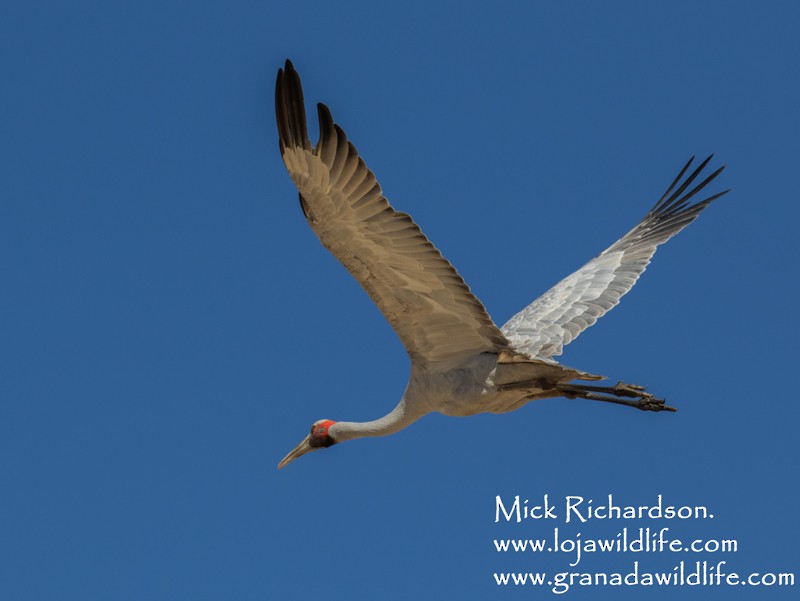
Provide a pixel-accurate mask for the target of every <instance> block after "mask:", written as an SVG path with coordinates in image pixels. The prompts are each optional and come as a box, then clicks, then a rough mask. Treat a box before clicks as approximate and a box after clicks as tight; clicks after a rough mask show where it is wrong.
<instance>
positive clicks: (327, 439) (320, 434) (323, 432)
mask: <svg viewBox="0 0 800 601" xmlns="http://www.w3.org/2000/svg"><path fill="white" fill-rule="evenodd" d="M335 423H336V422H335V421H333V420H332V419H323V420H320V421H319V422H317V423H315V424H314V426H313V427H312V428H311V434H310V435H309V440H308V444H309V445H310V446H312V447H314V448H319V447H329V446H331V445H332V444H335V443H336V441H335V440H334V439H333V438H331V436H330V434H329V433H328V430H329V429H330V427H331V426H332V425H333V424H335Z"/></svg>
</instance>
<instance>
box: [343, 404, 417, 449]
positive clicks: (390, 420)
mask: <svg viewBox="0 0 800 601" xmlns="http://www.w3.org/2000/svg"><path fill="white" fill-rule="evenodd" d="M414 405H416V404H413V403H408V402H406V397H405V396H403V398H402V399H401V400H400V402H399V403H398V404H397V407H395V408H394V409H392V411H391V412H389V413H388V414H386V415H385V416H383V417H382V418H380V419H376V420H373V421H371V422H336V423H335V424H334V425H333V426H331V429H330V434H331V436H332V437H333V439H334V440H336V442H342V441H345V440H353V439H354V438H363V437H364V436H386V435H387V434H394V433H395V432H397V431H399V430H402V429H403V428H405V427H406V426H408V425H409V424H412V423H414V422H415V421H417V420H418V419H419V418H420V417H422V416H423V415H425V414H426V413H429V412H430V411H429V410H425V409H423V408H420V407H419V405H416V407H415V406H414Z"/></svg>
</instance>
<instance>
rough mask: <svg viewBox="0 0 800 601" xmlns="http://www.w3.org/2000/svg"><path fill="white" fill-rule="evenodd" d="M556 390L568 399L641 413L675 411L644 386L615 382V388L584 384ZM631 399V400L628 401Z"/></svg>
mask: <svg viewBox="0 0 800 601" xmlns="http://www.w3.org/2000/svg"><path fill="white" fill-rule="evenodd" d="M557 388H558V390H559V391H561V394H563V395H564V396H565V397H567V398H568V399H576V398H581V399H588V400H590V401H603V402H606V403H614V404H616V405H625V406H627V407H635V408H636V409H641V410H642V411H677V409H676V408H675V407H670V406H669V405H667V404H666V402H665V401H664V399H657V398H655V397H654V396H653V395H652V394H650V393H648V392H645V388H644V386H637V385H635V384H625V383H624V382H617V384H616V385H615V386H590V385H585V384H567V383H564V384H558V386H557ZM630 399H632V400H630Z"/></svg>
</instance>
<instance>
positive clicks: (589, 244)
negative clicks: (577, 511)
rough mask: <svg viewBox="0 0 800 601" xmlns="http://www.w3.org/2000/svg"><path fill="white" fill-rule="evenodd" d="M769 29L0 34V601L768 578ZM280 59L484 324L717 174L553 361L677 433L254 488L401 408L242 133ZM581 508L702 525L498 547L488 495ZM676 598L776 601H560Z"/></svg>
mask: <svg viewBox="0 0 800 601" xmlns="http://www.w3.org/2000/svg"><path fill="white" fill-rule="evenodd" d="M568 4H569V6H568ZM799 19H800V9H798V8H797V5H796V4H795V3H790V2H783V3H781V2H773V3H767V4H764V5H762V6H760V7H756V6H755V5H753V4H751V3H743V2H739V3H735V2H734V3H732V2H703V3H697V2H684V3H663V2H659V3H654V2H650V3H639V2H607V3H606V2H604V3H599V2H598V3H557V2H518V3H491V4H490V3H486V4H485V5H483V6H480V5H470V4H465V3H463V2H450V3H432V5H429V3H428V2H411V3H395V4H394V5H392V6H391V7H387V6H385V5H384V4H381V3H375V2H302V1H294V2H281V3H279V2H236V1H233V2H225V3H222V2H219V3H203V2H150V1H140V2H74V3H63V2H51V3H47V2H45V3H37V4H33V3H28V2H21V1H11V2H5V3H3V6H2V8H0V82H2V86H1V87H0V107H2V108H1V110H0V153H2V155H1V156H0V274H1V275H2V282H3V286H2V292H1V293H0V598H2V599H3V600H4V601H17V600H20V601H27V600H40V599H41V600H50V599H59V600H80V601H90V600H115V601H116V600H145V599H146V600H161V599H164V600H176V599H191V600H192V601H197V600H201V599H210V600H211V599H213V600H218V599H236V600H249V599H252V600H256V599H258V600H263V599H275V600H278V599H289V600H291V599H300V598H308V597H318V598H324V599H328V600H339V599H346V600H348V601H350V600H361V599H379V598H380V599H412V598H421V599H443V598H458V599H466V600H472V599H476V600H481V599H495V598H496V599H522V598H525V599H529V598H532V597H533V598H551V597H552V595H551V593H549V592H547V590H545V589H542V590H532V589H530V588H524V587H519V588H514V587H507V588H500V587H498V586H497V585H496V584H495V582H494V578H493V576H492V574H493V573H494V572H505V571H512V570H513V571H520V570H521V571H548V572H556V571H562V570H565V569H567V566H566V565H565V560H564V558H563V557H561V556H556V555H554V554H540V555H534V554H529V555H517V556H514V555H513V554H505V555H503V554H498V553H497V551H496V550H495V547H494V545H493V543H492V540H493V539H494V538H498V537H512V536H513V537H523V538H527V537H538V536H547V535H548V533H552V528H553V526H554V525H561V526H562V529H563V531H564V533H565V534H568V533H571V534H572V535H576V534H577V533H578V532H580V533H581V535H582V537H583V538H584V539H587V538H591V537H599V536H603V535H606V536H614V535H615V533H617V532H619V531H620V530H621V528H622V527H624V526H629V527H631V528H638V527H639V526H651V527H653V528H661V527H665V526H666V527H669V528H670V529H671V530H670V532H671V534H672V535H675V536H681V537H685V538H719V539H736V540H737V541H738V544H739V551H738V552H737V553H735V554H728V555H722V554H716V555H704V556H702V557H699V558H695V557H691V558H690V559H691V560H692V561H694V560H696V559H706V560H708V561H713V562H715V563H716V561H719V560H725V561H727V562H728V564H727V568H729V571H737V572H739V573H741V574H745V573H749V572H794V573H797V572H800V568H798V545H797V540H798V536H800V530H799V529H798V517H797V516H798V512H797V508H796V499H797V462H798V443H797V433H796V428H797V423H798V419H800V401H798V394H797V392H796V391H795V390H794V389H793V388H792V385H793V384H792V383H793V382H794V381H796V377H795V375H796V371H795V370H796V366H797V358H798V352H797V335H798V330H797V320H796V314H797V299H798V298H799V297H800V288H799V287H798V277H797V276H798V273H797V255H798V253H797V232H796V229H797V224H798V218H800V214H799V212H798V199H797V195H798V182H797V173H798V167H797V160H798V156H800V128H798V116H797V109H798V107H799V106H800V84H799V83H798V78H797V64H798V57H800V42H798V36H797V23H798V20H799ZM287 57H288V58H291V59H292V60H293V61H294V64H295V66H296V67H297V69H298V71H299V72H300V74H301V76H302V78H303V83H304V86H305V92H306V102H307V105H308V107H309V109H310V110H311V111H312V113H311V114H312V115H313V114H314V112H313V103H315V102H317V101H322V102H325V103H326V104H328V105H329V106H330V108H331V111H332V113H333V115H334V118H335V119H336V120H337V121H338V122H339V123H340V124H341V125H342V126H343V127H344V129H345V131H347V132H348V134H349V136H350V138H351V139H352V140H353V141H354V142H355V144H356V145H357V147H358V149H359V151H360V153H361V154H362V156H364V157H365V158H366V160H367V162H368V164H369V165H370V166H371V168H372V169H373V170H374V171H375V173H376V175H377V177H378V179H379V181H380V182H381V184H382V186H383V189H384V191H385V193H386V195H387V196H388V198H389V199H390V200H391V201H392V203H393V204H394V206H395V207H397V208H398V209H399V210H403V211H407V212H409V213H411V214H412V215H413V216H414V217H415V219H416V220H417V222H418V223H419V224H420V225H421V226H422V228H423V230H424V231H425V232H426V233H427V234H428V236H429V237H430V238H431V239H432V240H433V241H434V243H436V244H437V246H438V247H439V248H440V249H441V250H442V252H443V253H444V254H445V256H446V257H448V258H449V259H450V260H451V261H452V262H453V263H454V265H455V266H456V267H457V268H458V269H459V271H460V272H461V274H462V275H463V276H464V278H465V279H466V280H467V282H468V283H469V284H470V285H471V286H472V288H473V290H474V291H475V293H476V294H477V295H478V296H479V297H480V298H481V299H482V300H483V302H484V304H485V305H486V307H487V308H488V310H489V312H490V313H491V315H492V316H493V317H494V318H495V319H496V320H497V321H498V322H500V323H503V322H504V321H505V320H506V319H507V318H508V317H510V316H511V315H512V314H514V313H515V312H516V311H518V310H519V309H520V308H521V307H523V306H524V305H526V304H527V303H528V302H530V301H531V300H532V299H533V298H535V297H536V296H537V295H538V294H540V293H542V292H543V291H545V290H546V289H547V288H549V286H550V285H552V284H553V283H555V282H556V281H558V280H559V279H560V278H562V277H563V276H565V275H567V274H568V273H570V272H572V271H573V270H574V269H576V268H577V267H579V266H580V265H581V264H582V263H583V262H585V261H586V260H588V259H589V258H591V257H592V256H594V255H595V254H597V253H598V252H600V251H601V250H602V249H604V248H605V247H606V246H607V245H608V244H610V243H611V242H613V241H614V240H615V239H616V238H618V237H619V236H620V235H621V234H623V233H624V232H625V231H627V229H628V228H630V227H631V226H632V225H634V224H635V222H636V221H637V220H638V219H639V218H641V217H642V216H643V215H644V213H645V212H646V211H647V209H648V208H649V207H650V206H651V204H652V203H653V202H654V201H655V200H657V198H658V197H659V196H660V195H661V193H662V192H663V190H664V188H665V187H666V185H667V184H668V183H669V182H670V181H671V179H672V178H673V177H674V175H675V174H676V173H677V171H678V169H679V168H680V167H681V166H682V164H683V162H684V161H685V160H686V159H687V158H688V157H689V156H691V155H692V154H698V155H704V154H706V153H711V152H715V153H717V155H716V158H715V159H714V165H720V164H722V163H727V164H728V169H727V170H726V171H725V172H724V174H723V175H722V176H721V178H720V180H719V184H718V185H717V184H715V190H716V189H722V188H723V187H732V188H734V191H733V192H732V193H731V194H729V195H728V196H726V197H725V198H724V199H722V200H720V201H719V202H718V203H716V204H715V205H714V206H712V207H711V208H710V209H709V210H708V211H707V212H706V213H704V214H703V215H702V217H701V218H700V219H699V221H698V222H696V223H695V224H693V225H692V226H690V227H689V229H687V230H686V231H685V232H683V233H682V234H681V235H680V236H679V237H678V238H676V239H674V240H672V241H671V242H670V243H669V244H668V245H667V246H666V247H664V248H662V249H661V250H660V251H659V252H658V253H657V255H656V257H655V260H654V263H653V264H652V265H651V267H650V269H649V270H648V271H647V273H646V274H645V276H644V277H643V279H642V280H641V281H640V282H639V284H638V285H637V286H636V287H635V288H634V290H633V291H632V292H631V293H630V294H629V295H628V296H626V297H625V298H624V299H623V302H622V304H621V305H620V306H619V307H618V308H617V309H615V310H614V311H612V312H611V313H610V314H608V315H607V316H605V317H604V318H603V319H602V320H601V321H600V322H599V323H598V324H597V325H596V326H595V327H593V328H592V329H590V330H588V331H587V332H586V333H584V334H583V335H582V336H581V338H580V339H578V340H577V341H576V342H574V343H573V344H572V345H570V346H569V347H568V348H567V351H566V353H565V354H564V355H563V356H562V358H561V359H562V360H563V361H564V363H566V364H568V365H573V366H576V367H580V368H582V369H585V370H587V371H591V372H595V373H602V374H606V375H608V376H609V377H610V378H611V379H612V382H613V381H616V380H618V379H622V380H625V381H630V382H634V383H639V384H646V385H647V386H649V387H650V389H651V390H652V391H653V392H655V393H657V394H658V395H660V396H664V397H666V398H667V399H668V401H669V402H670V403H671V404H674V405H676V406H678V407H679V408H680V411H679V412H678V413H676V414H663V413H662V414H645V413H642V412H637V411H633V410H629V409H626V408H619V407H614V406H600V405H599V404H594V403H591V402H588V401H568V400H549V401H542V402H540V403H537V404H534V405H529V406H527V407H526V408H524V409H522V410H520V411H517V412H515V413H512V414H508V415H504V416H492V415H485V416H477V417H471V418H465V419H454V418H446V417H443V416H438V415H432V416H429V417H427V418H425V419H423V420H422V421H420V422H418V423H417V424H415V425H413V426H412V427H410V428H409V429H407V430H405V431H403V432H401V433H399V434H396V435H394V436H391V437H388V438H385V439H375V440H361V441H355V442H351V443H347V444H342V445H339V446H336V447H333V448H332V449H329V450H327V451H325V452H320V453H316V454H313V455H310V456H308V457H303V458H302V459H300V460H298V461H297V462H295V463H294V464H292V465H291V466H289V467H288V468H287V469H285V470H282V471H280V472H278V471H277V470H276V469H275V465H276V463H277V462H278V460H279V459H280V458H281V457H282V456H283V455H284V454H285V453H286V452H288V451H289V450H290V449H291V448H292V447H293V446H294V445H295V444H296V443H297V442H298V441H299V440H300V439H301V438H302V437H303V436H304V435H305V434H306V432H307V430H308V427H309V425H310V424H311V422H312V421H314V420H316V419H319V418H331V419H344V420H367V419H373V418H375V417H379V416H380V415H383V414H384V413H385V412H387V411H388V410H389V409H391V408H392V407H393V406H394V404H395V403H396V401H397V400H398V399H399V397H400V395H401V394H402V392H403V388H404V385H405V381H406V377H407V372H408V360H407V357H406V355H405V353H404V350H403V348H402V346H401V345H400V343H399V341H398V340H397V339H396V337H395V335H394V333H393V332H392V330H391V329H390V328H389V326H388V325H387V324H386V323H385V322H384V320H383V318H382V317H381V315H380V314H379V312H378V311H377V310H376V309H375V308H374V307H373V306H372V304H371V302H370V301H369V299H368V298H367V296H366V294H364V293H363V292H362V291H361V289H360V288H359V287H358V286H357V284H356V283H355V282H354V281H353V280H352V279H351V278H350V277H349V276H348V275H347V273H346V272H345V270H344V269H343V268H342V267H341V266H339V265H338V263H337V262H336V261H335V260H334V259H333V257H331V256H330V255H329V254H328V253H327V252H326V251H325V250H324V249H323V248H322V246H321V245H320V244H319V243H318V241H317V239H316V238H315V236H314V235H313V233H312V232H311V231H310V229H309V228H308V227H307V225H306V223H305V221H304V219H303V218H302V214H301V211H300V208H299V206H298V202H297V194H296V190H295V189H294V187H293V185H292V183H291V181H290V180H289V178H288V176H287V174H286V172H285V169H284V167H283V164H282V162H281V160H280V157H279V153H278V141H277V133H276V129H275V124H274V107H273V86H274V80H275V74H276V71H277V69H278V67H280V66H281V65H282V64H283V61H284V60H285V59H286V58H287ZM314 121H315V119H314ZM312 127H313V128H315V127H316V125H315V124H314V125H313V126H312ZM314 135H315V133H314ZM609 493H612V494H614V497H615V500H617V501H618V502H619V503H624V504H635V505H639V504H648V503H652V502H654V500H655V498H656V496H657V495H658V494H662V495H664V499H665V502H666V503H670V504H676V505H706V506H708V507H709V509H710V510H711V512H712V513H713V514H714V515H715V519H714V520H707V521H678V520H673V521H666V520H649V521H648V520H645V521H643V522H638V521H632V522H630V523H628V522H623V521H609V520H606V521H604V522H600V521H598V522H596V523H588V524H586V525H585V526H583V527H582V528H572V525H570V526H567V525H565V524H563V523H561V524H553V523H549V524H547V523H542V522H531V523H523V524H520V525H516V524H514V525H497V524H495V523H494V513H495V496H496V495H498V494H500V495H505V496H506V497H507V498H511V497H513V495H516V494H519V495H521V496H522V498H523V499H525V498H527V499H531V503H533V501H534V500H535V499H537V498H541V496H542V495H544V494H549V495H550V498H551V499H555V500H556V501H558V500H559V499H563V497H564V496H565V495H582V496H585V497H586V498H594V499H595V501H596V502H599V500H602V499H604V498H606V497H607V495H608V494H609ZM558 502H560V501H558ZM679 522H680V523H679ZM685 556H686V557H688V554H687V555H685ZM685 556H684V555H672V556H670V555H664V554H655V555H649V556H646V557H644V556H639V557H636V556H634V555H632V554H614V555H608V554H606V555H605V556H599V555H595V556H593V557H587V558H585V559H584V560H583V562H582V563H581V564H580V566H579V568H580V570H585V571H590V572H595V571H598V570H605V571H610V572H613V571H620V572H627V571H628V569H629V568H630V566H631V564H632V562H633V561H634V560H636V559H639V560H640V562H641V563H642V565H643V566H644V565H646V566H647V567H648V568H650V569H652V570H656V569H661V570H671V568H672V566H674V565H675V564H676V563H677V561H679V560H681V559H684V557H685ZM678 594H681V595H685V598H687V599H701V598H702V599H704V600H705V599H739V598H742V599H789V598H795V595H796V594H797V585H796V586H795V587H794V588H793V589H786V588H784V589H779V588H777V587H773V588H770V589H766V588H762V589H760V590H758V589H755V590H754V588H753V587H736V588H708V587H705V588H701V587H694V588H691V587H687V588H684V589H675V588H674V587H673V588H660V589H659V588H654V587H651V588H647V589H644V588H641V587H616V588H605V589H596V588H595V589H593V588H574V589H572V590H571V591H570V592H569V593H568V594H567V595H566V596H564V598H570V599H602V598H609V597H610V596H611V595H614V598H616V599H674V598H675V596H676V595H678ZM553 598H554V597H553Z"/></svg>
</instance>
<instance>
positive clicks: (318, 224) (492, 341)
mask: <svg viewBox="0 0 800 601" xmlns="http://www.w3.org/2000/svg"><path fill="white" fill-rule="evenodd" d="M275 111H276V117H277V121H278V134H279V138H280V150H281V154H282V156H283V161H284V164H285V165H286V168H287V170H288V171H289V175H290V176H291V178H292V181H293V182H294V183H295V185H296V186H297V188H298V190H299V191H300V198H301V205H302V208H303V213H304V214H305V216H306V218H307V220H308V223H309V225H310V226H311V228H312V229H313V230H314V232H315V233H316V234H317V236H318V237H319V239H320V241H321V242H322V244H323V245H324V246H325V247H326V248H327V249H328V250H329V251H331V253H333V255H334V256H335V257H336V258H337V259H339V261H341V263H342V264H343V265H344V266H345V267H346V268H347V270H348V271H350V273H351V274H352V275H353V276H354V277H355V278H356V280H358V282H359V284H361V286H362V287H363V288H364V290H366V291H367V294H369V296H370V298H372V300H373V301H374V302H375V304H376V305H377V306H378V308H379V309H380V310H381V312H382V313H383V315H384V316H385V317H386V319H387V320H388V321H389V323H390V324H391V326H392V327H393V328H394V330H395V332H396V333H397V335H398V336H399V337H400V340H401V341H402V342H403V344H404V345H405V347H406V350H407V351H408V353H409V355H410V356H411V358H412V359H414V360H418V361H419V360H421V361H426V362H430V363H434V362H439V361H449V360H452V359H458V358H460V357H462V356H466V355H468V354H474V353H480V352H486V351H499V350H501V349H505V348H508V341H507V340H506V339H505V337H504V336H503V334H502V333H501V332H500V330H499V329H498V328H497V326H496V325H495V324H494V322H492V320H491V318H490V317H489V315H488V314H487V312H486V309H485V308H484V307H483V305H482V304H481V303H480V301H479V300H478V299H477V298H475V296H474V295H473V294H472V293H471V292H470V290H469V287H468V286H467V285H466V284H465V283H464V280H463V279H462V278H461V276H460V275H458V273H457V272H456V270H455V269H454V268H453V266H452V265H451V264H450V263H449V262H448V261H447V260H446V259H445V258H444V257H442V255H441V253H440V252H439V251H438V250H437V249H436V247H434V246H433V244H431V242H430V241H429V240H428V239H427V238H426V237H425V235H424V234H423V233H422V231H421V230H420V229H419V227H418V226H417V224H416V223H414V221H413V220H412V219H411V217H410V216H409V215H408V214H406V213H400V212H397V211H395V210H394V209H393V208H392V207H391V206H390V205H389V202H388V201H387V200H386V198H385V197H384V196H383V193H382V192H381V188H380V186H379V185H378V183H377V181H376V180H375V176H374V175H373V174H372V172H371V171H370V170H369V169H368V168H367V166H366V164H365V163H364V161H363V159H362V158H361V157H360V156H359V155H358V152H357V151H356V149H355V147H354V146H353V145H352V143H350V142H349V141H348V140H347V136H346V135H345V133H344V131H343V130H342V129H341V127H339V126H338V125H336V124H335V123H334V122H333V118H332V117H331V113H330V111H329V110H328V107H326V106H325V105H323V104H320V105H318V116H319V128H320V138H319V141H318V142H317V144H316V146H315V147H314V148H313V149H312V147H311V142H310V141H309V140H308V133H307V129H306V118H305V109H304V103H303V91H302V87H301V85H300V78H299V76H298V75H297V72H296V71H295V70H294V67H293V66H292V64H291V62H289V61H287V62H286V67H285V70H284V69H281V70H279V72H278V79H277V84H276V89H275Z"/></svg>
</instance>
